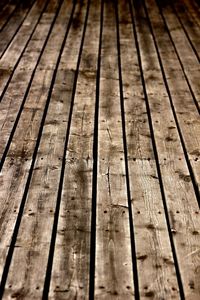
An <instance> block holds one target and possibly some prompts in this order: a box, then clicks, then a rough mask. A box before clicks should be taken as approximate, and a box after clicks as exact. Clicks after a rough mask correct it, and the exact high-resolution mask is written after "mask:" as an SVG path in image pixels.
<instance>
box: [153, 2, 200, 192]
mask: <svg viewBox="0 0 200 300" xmlns="http://www.w3.org/2000/svg"><path fill="white" fill-rule="evenodd" d="M147 7H148V11H149V17H150V20H151V23H152V27H153V30H154V32H155V35H156V41H157V43H158V47H159V51H160V56H161V60H162V62H163V68H164V71H165V73H166V78H167V82H168V86H169V89H170V94H171V97H172V105H173V106H174V110H175V112H176V117H177V122H178V124H179V127H180V132H181V135H182V139H183V145H184V147H185V152H187V156H188V160H190V165H191V168H192V173H194V180H195V185H196V186H197V190H198V191H200V161H199V158H200V153H199V149H200V119H199V113H198V111H197V109H196V107H195V105H194V102H193V98H192V95H191V94H190V89H189V87H188V85H187V82H186V81H185V78H184V75H183V72H182V69H181V66H180V64H179V62H178V60H177V57H176V53H175V52H174V49H173V47H172V45H171V43H170V40H169V37H168V35H167V33H166V31H165V29H164V27H163V22H162V19H161V18H159V10H158V9H156V6H155V2H150V1H149V2H147ZM152 7H153V9H152ZM163 47H164V48H163ZM174 78H176V79H177V80H176V81H174ZM197 85H198V83H197ZM183 99H184V105H183ZM197 193H199V192H197Z"/></svg>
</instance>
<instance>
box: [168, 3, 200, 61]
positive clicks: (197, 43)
mask: <svg viewBox="0 0 200 300" xmlns="http://www.w3.org/2000/svg"><path fill="white" fill-rule="evenodd" d="M172 5H173V9H174V11H175V14H176V15H177V17H178V20H179V22H180V23H181V26H182V27H183V29H184V32H185V34H186V36H187V38H188V39H189V42H190V44H191V45H192V47H193V51H194V53H195V55H196V56H197V57H198V60H199V61H200V58H199V53H200V28H199V26H197V25H196V23H195V22H194V20H193V18H191V17H190V15H189V14H188V12H187V9H185V7H184V6H183V3H182V2H181V1H175V2H174V3H172Z"/></svg>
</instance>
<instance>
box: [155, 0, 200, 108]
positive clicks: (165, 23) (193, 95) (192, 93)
mask: <svg viewBox="0 0 200 300" xmlns="http://www.w3.org/2000/svg"><path fill="white" fill-rule="evenodd" d="M155 1H156V3H157V6H158V8H159V12H160V15H161V17H162V19H163V23H164V25H165V28H166V31H167V33H168V36H169V38H170V41H171V43H172V46H173V48H174V51H175V53H176V56H177V58H178V61H179V63H180V66H181V69H182V72H183V74H184V77H185V80H186V82H187V85H188V87H189V90H190V93H191V95H192V98H193V101H194V103H195V106H196V109H197V111H198V113H199V114H200V107H199V104H198V101H197V99H196V97H195V94H194V92H193V89H192V87H191V84H190V81H189V79H188V77H187V74H186V72H185V69H184V66H183V63H182V60H181V58H180V56H179V53H178V51H177V49H176V45H175V43H174V40H173V38H172V36H171V33H170V30H169V28H168V25H167V22H166V20H165V17H164V15H163V12H162V9H161V7H160V4H159V2H158V0H155Z"/></svg>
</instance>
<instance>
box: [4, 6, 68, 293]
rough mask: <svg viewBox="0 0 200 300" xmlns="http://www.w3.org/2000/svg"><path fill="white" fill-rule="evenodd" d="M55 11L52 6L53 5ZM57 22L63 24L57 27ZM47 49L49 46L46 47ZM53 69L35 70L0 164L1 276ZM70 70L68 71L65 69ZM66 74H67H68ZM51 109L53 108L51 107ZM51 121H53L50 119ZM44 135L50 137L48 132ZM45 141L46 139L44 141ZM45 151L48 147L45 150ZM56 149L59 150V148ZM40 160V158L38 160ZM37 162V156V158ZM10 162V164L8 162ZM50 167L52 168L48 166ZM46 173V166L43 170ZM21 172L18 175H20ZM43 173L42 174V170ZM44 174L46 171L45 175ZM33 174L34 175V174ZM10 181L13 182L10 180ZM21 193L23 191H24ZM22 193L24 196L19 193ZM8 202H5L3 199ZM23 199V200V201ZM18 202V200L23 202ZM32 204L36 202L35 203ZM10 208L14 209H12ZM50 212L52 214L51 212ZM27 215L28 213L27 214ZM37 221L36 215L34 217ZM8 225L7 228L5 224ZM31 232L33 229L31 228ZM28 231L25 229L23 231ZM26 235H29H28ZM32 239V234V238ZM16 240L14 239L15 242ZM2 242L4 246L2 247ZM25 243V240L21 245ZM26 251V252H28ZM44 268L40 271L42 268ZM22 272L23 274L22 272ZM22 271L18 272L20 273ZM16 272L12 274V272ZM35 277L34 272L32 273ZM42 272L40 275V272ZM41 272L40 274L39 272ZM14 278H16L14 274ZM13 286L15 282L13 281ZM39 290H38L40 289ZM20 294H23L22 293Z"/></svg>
mask: <svg viewBox="0 0 200 300" xmlns="http://www.w3.org/2000/svg"><path fill="white" fill-rule="evenodd" d="M71 7H72V4H69V3H68V2H67V1H64V3H63V5H62V7H61V10H60V13H59V15H58V19H57V20H58V22H56V23H55V25H54V28H53V32H52V35H51V36H50V39H49V43H47V46H46V47H47V50H46V52H45V57H46V60H47V61H46V65H47V66H48V61H49V58H50V57H49V56H50V55H51V52H50V53H49V52H48V44H49V46H51V45H52V43H53V41H54V38H55V33H57V32H58V30H59V33H60V34H59V37H60V40H58V39H57V43H56V44H55V53H56V54H57V56H56V57H54V59H55V60H57V59H58V57H59V53H60V52H59V50H60V49H59V48H61V44H62V42H63V39H64V36H65V32H66V28H67V25H68V21H69V18H70V14H71ZM55 10H56V7H55ZM54 14H55V11H54V13H53V10H52V12H51V16H52V18H53V17H54ZM61 23H62V24H63V26H61ZM50 49H51V48H50ZM53 72H54V70H52V69H51V70H48V69H46V70H39V72H37V73H36V76H35V78H34V81H33V86H32V89H31V90H30V93H29V96H28V98H27V102H26V104H25V106H24V110H23V112H22V116H21V118H20V121H19V124H18V126H17V130H16V132H15V135H14V137H13V140H12V143H11V147H10V149H9V152H8V156H7V158H6V160H5V165H4V167H3V170H2V173H1V183H2V184H1V186H2V189H1V197H2V198H1V199H2V201H3V202H4V204H5V203H7V204H5V205H4V204H3V202H2V206H1V214H2V215H1V221H2V223H3V225H2V227H1V237H0V238H1V245H2V248H1V250H0V251H2V253H1V261H0V272H1V277H2V273H3V268H4V264H5V260H6V256H7V252H8V250H9V251H12V249H11V250H10V249H8V248H7V247H6V245H9V244H10V241H11V239H12V234H13V230H14V228H15V223H16V220H18V219H19V218H20V216H19V217H18V213H19V211H20V209H21V208H20V205H23V204H21V201H22V199H24V197H25V198H26V196H27V195H26V191H25V187H26V186H27V181H28V180H30V179H28V178H29V177H28V176H29V169H30V165H31V162H32V159H33V158H32V156H33V152H34V148H35V146H36V143H38V142H37V139H38V134H39V130H40V123H41V119H42V118H44V117H45V105H47V104H46V103H47V97H48V93H49V88H50V86H51V81H52V76H53ZM69 73H70V72H69ZM69 75H70V74H69ZM60 103H61V102H60V100H59V99H57V104H56V107H57V108H59V104H60ZM54 108H55V107H54ZM52 122H53V121H52ZM47 136H48V137H49V138H50V140H51V135H50V136H49V135H48V134H47ZM45 143H46V141H45ZM48 150H49V149H48ZM59 151H60V150H59ZM41 160H42V159H41ZM39 161H40V158H39ZM10 163H11V165H10ZM52 170H54V169H52ZM16 172H17V173H18V179H19V180H15V178H14V177H13V176H14V174H16ZM45 172H46V169H45ZM20 174H21V176H20ZM45 174H46V173H45ZM46 175H47V176H48V174H46ZM10 176H11V177H10ZM36 177H37V176H36ZM13 180H14V181H13ZM45 188H46V185H45ZM45 192H46V189H45ZM24 193H25V194H24ZM23 195H25V196H23ZM7 201H8V202H7ZM23 201H24V200H23ZM23 201H22V203H23ZM35 204H36V203H35ZM13 207H14V209H13ZM52 215H53V214H52ZM30 216H31V215H30V214H29V213H28V217H30ZM36 220H37V218H36ZM18 222H20V221H18ZM7 225H8V227H7ZM33 231H34V230H33ZM27 233H28V232H27ZM29 238H30V236H29ZM33 240H34V237H33ZM17 242H18V241H17ZM3 245H4V246H3ZM24 245H25V247H26V246H27V245H26V243H25V244H24ZM29 254H30V252H29ZM21 263H22V262H20V264H21ZM26 271H27V270H25V279H26ZM43 271H44V270H43ZM23 274H24V273H23ZM23 274H21V275H20V274H19V277H20V276H23ZM15 275H16V274H15ZM35 275H36V276H38V274H37V272H36V273H35ZM41 275H42V274H41ZM43 275H44V274H43ZM15 280H16V277H15ZM16 285H17V281H16ZM40 292H41V291H40ZM22 294H23V293H22Z"/></svg>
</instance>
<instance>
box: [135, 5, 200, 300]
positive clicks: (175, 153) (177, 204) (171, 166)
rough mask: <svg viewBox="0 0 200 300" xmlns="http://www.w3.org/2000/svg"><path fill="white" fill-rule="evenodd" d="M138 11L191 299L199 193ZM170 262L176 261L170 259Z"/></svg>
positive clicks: (170, 207) (195, 292) (195, 287)
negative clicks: (194, 184)
mask: <svg viewBox="0 0 200 300" xmlns="http://www.w3.org/2000/svg"><path fill="white" fill-rule="evenodd" d="M134 13H135V15H136V20H137V35H138V39H139V44H140V51H141V57H142V67H143V74H144V78H145V87H146V91H147V95H148V101H149V106H150V111H151V117H152V124H153V129H154V136H155V142H156V147H157V152H158V159H159V166H160V171H161V176H162V183H163V188H164V193H165V198H166V206H167V213H168V216H169V221H170V226H171V232H172V235H173V242H174V246H175V251H176V256H177V260H178V264H179V270H180V276H181V280H182V283H183V292H184V294H185V296H186V298H187V299H198V297H199V288H200V285H199V284H200V282H199V246H198V245H199V228H200V224H199V218H198V213H199V210H198V205H197V201H196V196H195V193H194V190H193V186H192V183H191V178H190V174H189V172H188V168H187V165H186V162H185V156H184V153H183V149H182V147H181V144H180V139H179V135H178V132H177V128H176V123H175V120H174V117H173V114H172V111H171V107H170V104H169V98H168V94H167V91H166V87H165V85H164V82H163V78H162V74H161V70H160V65H159V62H158V59H157V56H156V51H155V47H154V43H153V40H152V36H151V34H150V31H149V26H148V25H149V24H148V23H147V22H146V19H145V14H144V11H143V8H142V7H140V8H139V7H137V11H136V10H135V11H134ZM141 18H142V20H143V21H141ZM174 199H176V201H174ZM168 263H172V262H171V261H168ZM194 270H195V271H194Z"/></svg>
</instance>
